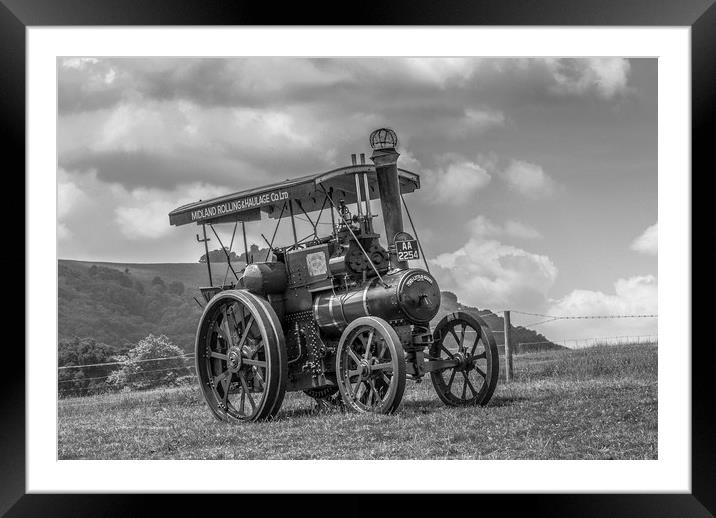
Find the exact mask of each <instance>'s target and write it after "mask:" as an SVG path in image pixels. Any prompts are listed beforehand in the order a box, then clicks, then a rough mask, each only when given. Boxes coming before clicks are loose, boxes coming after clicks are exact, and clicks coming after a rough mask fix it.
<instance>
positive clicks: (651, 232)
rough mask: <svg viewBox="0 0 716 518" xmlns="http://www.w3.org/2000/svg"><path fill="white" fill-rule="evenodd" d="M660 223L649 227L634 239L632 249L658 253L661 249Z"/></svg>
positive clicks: (652, 253) (645, 252)
mask: <svg viewBox="0 0 716 518" xmlns="http://www.w3.org/2000/svg"><path fill="white" fill-rule="evenodd" d="M658 225H659V224H658V223H654V224H653V225H651V226H650V227H648V228H647V229H646V230H645V231H644V232H642V234H641V235H640V236H639V237H637V238H636V239H635V240H634V241H632V244H631V247H630V248H631V249H632V250H634V251H636V252H641V253H642V254H648V255H657V253H658V251H659V228H658Z"/></svg>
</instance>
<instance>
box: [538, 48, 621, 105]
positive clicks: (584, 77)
mask: <svg viewBox="0 0 716 518" xmlns="http://www.w3.org/2000/svg"><path fill="white" fill-rule="evenodd" d="M545 63H546V64H547V68H548V69H549V71H550V72H551V73H552V77H553V78H554V81H555V83H556V84H555V86H554V87H553V88H552V90H553V91H554V92H556V93H559V94H567V95H581V94H585V93H589V92H595V93H596V94H597V95H599V96H600V97H602V98H604V99H611V98H613V97H615V96H616V95H618V94H620V93H623V92H624V91H626V89H627V82H628V79H629V71H630V69H631V66H630V64H629V60H627V59H624V58H589V59H547V60H545Z"/></svg>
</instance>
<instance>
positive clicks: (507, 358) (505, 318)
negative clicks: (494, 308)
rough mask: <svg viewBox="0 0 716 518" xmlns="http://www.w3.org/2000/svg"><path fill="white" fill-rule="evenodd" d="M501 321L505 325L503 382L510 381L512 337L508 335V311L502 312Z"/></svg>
mask: <svg viewBox="0 0 716 518" xmlns="http://www.w3.org/2000/svg"><path fill="white" fill-rule="evenodd" d="M502 320H503V321H504V323H505V381H507V382H508V383H509V382H510V381H512V374H513V373H512V343H511V342H512V335H511V333H510V311H509V310H505V311H504V312H503V318H502Z"/></svg>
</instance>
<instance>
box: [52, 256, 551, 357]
mask: <svg viewBox="0 0 716 518" xmlns="http://www.w3.org/2000/svg"><path fill="white" fill-rule="evenodd" d="M239 265H241V263H239ZM212 266H213V268H212V277H213V279H214V284H221V283H222V282H223V280H224V278H225V272H226V263H224V264H223V265H222V264H214V263H212ZM235 268H236V267H235ZM226 278H227V279H229V280H231V279H232V278H233V275H232V273H231V272H229V274H228V276H227V277H226ZM207 284H208V278H207V272H206V265H205V264H202V263H194V264H191V263H153V264H149V263H108V262H86V261H70V260H60V261H59V264H58V335H59V338H60V340H68V339H71V338H73V337H80V338H91V339H94V340H96V341H97V342H100V343H103V344H107V345H109V346H110V347H112V348H113V349H116V350H126V349H129V348H130V347H132V346H133V344H136V343H137V342H138V341H139V340H140V339H142V338H144V337H145V336H147V335H148V334H150V333H153V334H155V335H158V334H165V335H167V336H168V337H169V338H170V339H171V340H172V341H173V342H174V343H176V344H177V345H179V346H180V347H181V348H182V349H184V350H185V351H190V350H191V349H192V347H193V343H194V334H195V332H196V325H197V323H198V321H199V318H200V316H201V308H200V307H199V305H198V304H197V303H196V302H195V301H194V300H193V297H196V298H197V299H198V300H200V301H202V303H203V299H202V298H201V294H200V292H199V290H198V286H200V285H201V286H206V285H207ZM458 310H461V311H470V312H476V313H477V314H479V315H480V316H482V317H483V318H484V319H485V320H486V321H487V323H488V325H489V326H490V327H491V328H492V329H493V330H496V331H502V329H503V322H502V318H501V317H499V316H498V315H496V314H494V313H492V312H491V311H490V310H484V309H483V310H480V309H478V308H474V307H469V306H465V305H463V304H461V303H460V302H459V301H458V300H457V297H456V296H455V295H454V294H453V293H450V292H442V302H441V307H440V312H439V313H438V315H437V317H436V318H435V320H434V323H437V321H438V320H439V319H440V318H442V317H443V316H444V315H445V314H447V313H450V312H453V311H458ZM513 336H514V340H515V343H518V342H547V339H546V338H545V337H544V336H542V335H540V334H538V333H536V332H534V331H532V330H529V329H525V328H522V327H517V328H513ZM495 338H496V340H497V342H498V344H500V345H501V344H502V343H503V341H504V338H503V334H502V333H496V334H495ZM554 348H561V347H560V346H557V345H554V344H550V343H546V344H544V346H540V350H544V349H554Z"/></svg>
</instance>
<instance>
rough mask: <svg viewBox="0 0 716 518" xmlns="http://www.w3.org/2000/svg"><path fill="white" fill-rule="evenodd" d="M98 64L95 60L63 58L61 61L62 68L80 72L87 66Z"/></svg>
mask: <svg viewBox="0 0 716 518" xmlns="http://www.w3.org/2000/svg"><path fill="white" fill-rule="evenodd" d="M98 62H99V60H98V59H97V58H65V59H63V60H62V67H63V68H70V69H75V70H82V69H83V68H85V67H86V66H87V65H96V64H97V63H98Z"/></svg>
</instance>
